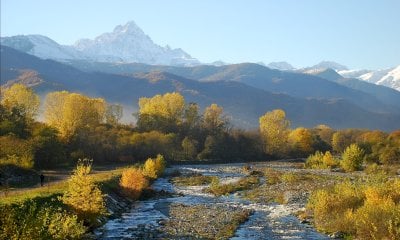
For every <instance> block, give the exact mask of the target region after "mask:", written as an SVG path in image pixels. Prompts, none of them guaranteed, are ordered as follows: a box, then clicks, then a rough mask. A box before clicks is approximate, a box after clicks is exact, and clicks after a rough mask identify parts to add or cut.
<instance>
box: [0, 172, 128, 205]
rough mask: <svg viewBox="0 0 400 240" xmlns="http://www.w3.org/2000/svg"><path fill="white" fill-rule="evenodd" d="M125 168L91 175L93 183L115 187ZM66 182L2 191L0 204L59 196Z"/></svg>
mask: <svg viewBox="0 0 400 240" xmlns="http://www.w3.org/2000/svg"><path fill="white" fill-rule="evenodd" d="M124 169H125V167H118V168H116V169H112V170H101V171H97V172H94V173H92V174H91V175H92V176H93V178H94V181H95V182H97V183H98V184H100V185H101V186H102V187H108V185H110V184H111V185H115V184H116V183H117V182H118V181H117V179H118V178H119V176H121V173H122V171H123V170H124ZM67 184H68V181H67V180H61V181H57V182H53V183H48V184H46V185H45V186H43V187H35V188H31V189H22V190H16V191H7V190H3V191H2V192H0V194H1V195H0V204H10V203H17V202H22V201H24V200H26V199H28V198H35V197H49V196H52V195H57V194H61V193H62V192H63V191H64V190H65V189H66V187H67Z"/></svg>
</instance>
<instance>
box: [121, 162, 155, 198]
mask: <svg viewBox="0 0 400 240" xmlns="http://www.w3.org/2000/svg"><path fill="white" fill-rule="evenodd" d="M119 185H120V186H121V187H122V189H123V192H124V193H125V194H126V195H128V196H129V197H131V198H132V199H135V200H136V199H138V198H139V197H140V195H141V194H142V191H143V189H145V188H147V187H148V186H149V181H148V180H147V178H146V177H145V176H144V174H143V172H142V170H140V169H137V168H128V169H126V170H124V171H123V172H122V176H121V180H120V182H119Z"/></svg>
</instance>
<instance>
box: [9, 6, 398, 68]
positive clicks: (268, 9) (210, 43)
mask: <svg viewBox="0 0 400 240" xmlns="http://www.w3.org/2000/svg"><path fill="white" fill-rule="evenodd" d="M399 12H400V1H399V0H364V1H362V0H275V1H268V0H259V1H257V0H248V1H245V0H242V1H239V0H201V1H200V0H198V1H188V0H168V1H165V0H158V1H156V0H146V1H145V0H143V1H134V0H113V1H111V0H107V1H106V0H80V1H78V0H68V1H67V0H57V1H55V0H1V36H12V35H17V34H42V35H46V36H48V37H50V38H52V39H54V40H55V41H57V42H59V43H61V44H72V43H74V42H75V41H76V40H77V39H80V38H94V37H96V36H97V35H99V34H101V33H104V32H109V31H112V30H113V29H114V27H115V26H116V25H119V24H125V23H126V22H128V21H130V20H133V21H135V22H136V24H137V25H138V26H139V27H141V28H142V29H143V30H144V32H145V33H147V34H148V35H149V36H150V37H151V38H152V39H153V41H154V42H155V43H157V44H160V45H163V46H164V45H166V44H168V45H170V46H171V47H174V48H176V47H180V48H182V49H184V50H185V51H186V52H188V53H189V54H191V55H192V56H193V57H196V58H198V59H199V60H200V61H203V62H212V61H215V60H223V61H226V62H230V63H237V62H258V61H263V62H265V63H268V62H271V61H288V62H289V63H291V64H293V65H294V66H296V67H302V66H309V65H313V64H315V63H317V62H319V61H322V60H332V61H336V62H339V63H341V64H344V65H347V66H349V67H350V68H369V69H377V68H386V67H391V66H395V65H398V64H400V14H399Z"/></svg>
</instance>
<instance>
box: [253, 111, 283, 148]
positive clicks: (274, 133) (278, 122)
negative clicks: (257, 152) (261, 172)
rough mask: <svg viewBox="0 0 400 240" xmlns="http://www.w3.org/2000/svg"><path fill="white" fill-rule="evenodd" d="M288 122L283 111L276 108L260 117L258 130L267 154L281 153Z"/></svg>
mask: <svg viewBox="0 0 400 240" xmlns="http://www.w3.org/2000/svg"><path fill="white" fill-rule="evenodd" d="M289 126H290V122H289V120H287V119H286V113H285V111H283V110H281V109H276V110H273V111H271V112H267V113H265V114H264V116H262V117H260V132H261V135H262V137H263V139H264V141H265V150H266V152H267V153H268V154H273V155H283V154H285V152H286V144H287V139H288V134H289Z"/></svg>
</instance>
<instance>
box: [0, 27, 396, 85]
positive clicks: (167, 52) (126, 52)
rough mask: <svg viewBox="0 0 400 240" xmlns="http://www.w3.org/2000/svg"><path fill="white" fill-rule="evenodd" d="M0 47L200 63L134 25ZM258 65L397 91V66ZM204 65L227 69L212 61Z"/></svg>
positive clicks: (62, 55)
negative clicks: (326, 72) (330, 73)
mask: <svg viewBox="0 0 400 240" xmlns="http://www.w3.org/2000/svg"><path fill="white" fill-rule="evenodd" d="M0 43H1V44H2V45H5V46H9V47H12V48H14V49H17V50H19V51H22V52H25V53H28V54H32V55H34V56H37V57H39V58H42V59H53V60H56V61H61V62H68V61H71V60H86V61H94V62H110V63H145V64H150V65H169V66H197V65H201V64H202V63H200V61H198V60H197V59H195V58H193V57H192V56H190V55H189V54H188V53H186V52H185V51H184V50H182V49H180V48H177V49H171V48H170V47H169V46H165V47H161V46H159V45H157V44H156V43H154V42H153V41H152V40H151V38H150V37H149V36H148V35H146V34H145V33H144V32H143V30H142V29H141V28H140V27H138V26H137V25H136V24H135V22H133V21H130V22H128V23H126V24H125V25H118V26H116V27H115V28H114V30H113V31H112V32H108V33H103V34H101V35H99V36H97V37H96V38H94V39H80V40H78V41H76V43H75V44H73V45H71V46H67V45H60V44H58V43H57V42H55V41H53V40H52V39H50V38H48V37H46V36H42V35H19V36H12V37H2V38H1V39H0ZM259 64H260V65H264V66H267V67H269V68H271V69H277V70H282V71H300V72H304V71H309V70H320V69H328V68H331V69H334V70H335V71H337V72H338V73H339V74H340V75H342V76H343V77H345V78H357V79H360V80H364V81H367V82H370V83H374V84H378V85H383V86H387V87H391V88H393V89H396V90H398V91H400V65H399V66H397V67H394V68H390V69H383V70H376V71H373V70H352V69H348V67H346V66H344V65H341V64H339V63H336V62H332V61H322V62H320V63H318V64H316V65H314V66H311V67H306V68H299V69H296V68H295V67H293V66H292V65H291V64H289V63H287V62H284V61H282V62H271V63H269V64H264V63H262V62H259ZM208 65H214V66H223V65H229V64H227V63H224V62H222V61H215V62H213V63H211V64H208Z"/></svg>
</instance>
